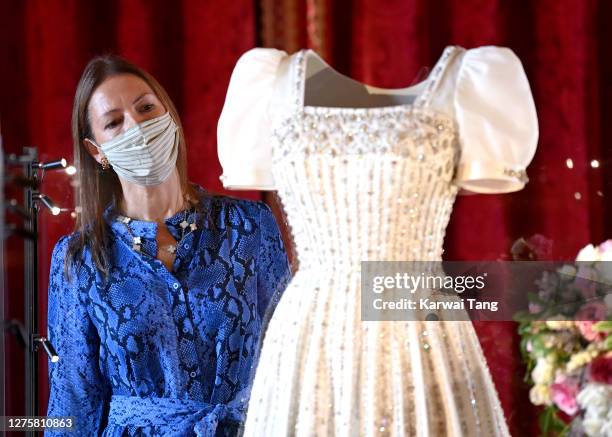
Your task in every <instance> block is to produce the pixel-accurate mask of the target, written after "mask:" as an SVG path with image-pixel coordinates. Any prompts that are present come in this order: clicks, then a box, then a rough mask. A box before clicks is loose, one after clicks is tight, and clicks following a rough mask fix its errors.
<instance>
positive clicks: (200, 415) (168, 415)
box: [108, 395, 246, 437]
mask: <svg viewBox="0 0 612 437" xmlns="http://www.w3.org/2000/svg"><path fill="white" fill-rule="evenodd" d="M234 399H235V400H234V401H231V402H229V403H227V404H209V403H206V402H200V401H194V400H191V399H179V398H167V397H144V398H142V397H140V396H125V395H112V397H111V401H110V410H109V412H108V418H109V424H111V423H112V424H117V425H135V426H159V425H166V426H169V428H172V429H182V430H183V432H184V430H187V429H190V428H193V431H194V432H195V434H196V436H198V437H214V436H215V432H216V430H217V425H218V424H219V422H220V421H222V420H232V421H236V422H239V423H243V422H244V420H245V416H246V414H245V412H244V411H243V409H242V408H241V407H243V406H244V403H243V402H242V401H241V398H240V397H239V396H238V397H236V398H234ZM179 435H183V434H179Z"/></svg>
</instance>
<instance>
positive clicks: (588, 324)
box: [575, 320, 606, 341]
mask: <svg viewBox="0 0 612 437" xmlns="http://www.w3.org/2000/svg"><path fill="white" fill-rule="evenodd" d="M575 323H576V327H577V328H578V330H579V331H580V333H581V334H582V336H583V337H584V338H586V339H587V340H588V341H601V340H603V339H604V338H606V333H605V332H597V331H595V330H593V325H594V324H595V323H596V322H594V321H593V320H576V322H575Z"/></svg>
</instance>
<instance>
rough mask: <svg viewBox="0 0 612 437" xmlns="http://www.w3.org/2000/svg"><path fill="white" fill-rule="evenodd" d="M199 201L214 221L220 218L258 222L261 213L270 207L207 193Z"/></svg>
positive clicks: (246, 200)
mask: <svg viewBox="0 0 612 437" xmlns="http://www.w3.org/2000/svg"><path fill="white" fill-rule="evenodd" d="M200 200H203V201H204V205H203V208H204V209H205V210H207V211H208V212H209V213H210V214H211V215H212V216H213V218H215V219H218V218H220V217H236V218H249V219H254V220H256V221H259V217H260V215H261V214H262V211H263V212H266V211H268V210H270V207H269V206H268V205H267V204H266V203H265V202H263V201H261V200H251V199H244V198H240V197H235V196H231V195H227V194H222V193H214V192H209V191H207V192H206V193H204V194H203V195H202V196H201V198H200Z"/></svg>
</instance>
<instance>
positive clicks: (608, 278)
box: [593, 252, 612, 285]
mask: <svg viewBox="0 0 612 437" xmlns="http://www.w3.org/2000/svg"><path fill="white" fill-rule="evenodd" d="M605 257H607V258H610V259H602V260H601V261H599V262H598V263H597V264H595V265H594V266H593V268H594V269H595V271H596V272H597V274H598V275H599V278H598V279H599V280H600V281H601V282H604V283H606V284H608V285H610V284H612V252H608V253H606V254H605ZM602 258H603V257H602Z"/></svg>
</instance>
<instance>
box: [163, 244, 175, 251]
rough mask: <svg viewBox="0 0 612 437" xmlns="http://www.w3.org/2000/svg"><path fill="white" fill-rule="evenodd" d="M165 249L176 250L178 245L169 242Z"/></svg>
mask: <svg viewBox="0 0 612 437" xmlns="http://www.w3.org/2000/svg"><path fill="white" fill-rule="evenodd" d="M164 249H165V250H166V252H169V253H175V252H176V246H175V245H174V244H168V245H167V246H165V247H164Z"/></svg>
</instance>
